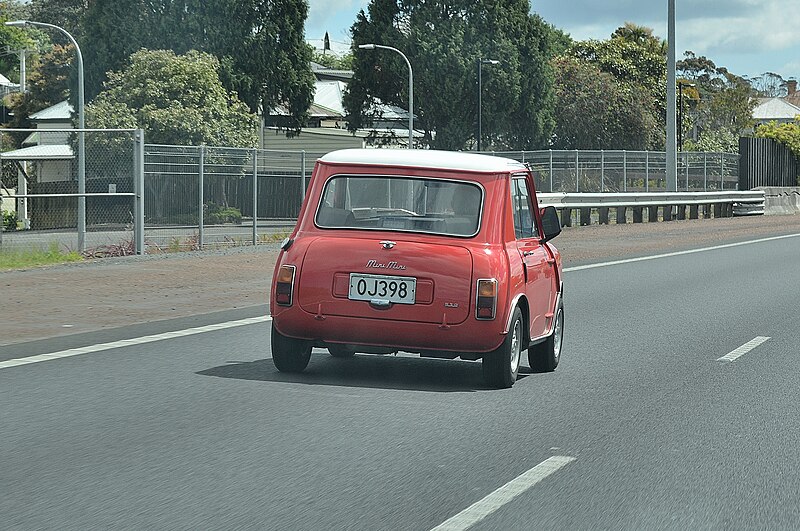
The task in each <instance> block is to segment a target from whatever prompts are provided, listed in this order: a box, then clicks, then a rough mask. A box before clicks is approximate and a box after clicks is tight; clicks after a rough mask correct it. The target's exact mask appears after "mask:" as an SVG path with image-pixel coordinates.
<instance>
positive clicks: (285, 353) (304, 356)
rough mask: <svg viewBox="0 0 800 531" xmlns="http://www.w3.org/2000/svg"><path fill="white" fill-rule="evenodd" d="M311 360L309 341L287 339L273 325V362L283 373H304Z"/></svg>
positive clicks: (273, 324)
mask: <svg viewBox="0 0 800 531" xmlns="http://www.w3.org/2000/svg"><path fill="white" fill-rule="evenodd" d="M310 359H311V345H310V344H309V343H308V342H307V341H303V340H301V339H294V338H292V337H286V336H285V335H283V334H281V333H280V332H278V330H277V329H276V328H275V323H274V322H273V323H272V362H273V363H274V364H275V367H276V368H277V369H278V370H279V371H281V372H302V371H303V369H305V368H306V367H307V366H308V361H309V360H310Z"/></svg>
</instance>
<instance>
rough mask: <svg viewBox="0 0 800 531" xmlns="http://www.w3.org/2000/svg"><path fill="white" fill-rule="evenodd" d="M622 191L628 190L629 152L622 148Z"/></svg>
mask: <svg viewBox="0 0 800 531" xmlns="http://www.w3.org/2000/svg"><path fill="white" fill-rule="evenodd" d="M622 191H623V192H627V191H628V152H627V151H626V150H624V149H623V150H622Z"/></svg>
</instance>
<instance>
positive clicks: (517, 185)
mask: <svg viewBox="0 0 800 531" xmlns="http://www.w3.org/2000/svg"><path fill="white" fill-rule="evenodd" d="M511 206H512V208H513V210H514V232H515V233H516V236H517V239H518V240H521V239H525V238H535V237H536V236H538V234H539V232H538V230H537V229H536V226H535V221H534V218H533V216H532V215H531V212H532V211H531V208H532V207H531V196H530V194H529V193H528V185H527V183H526V181H525V179H524V178H516V179H512V180H511Z"/></svg>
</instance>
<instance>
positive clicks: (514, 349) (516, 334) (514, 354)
mask: <svg viewBox="0 0 800 531" xmlns="http://www.w3.org/2000/svg"><path fill="white" fill-rule="evenodd" d="M521 331H522V330H521V326H520V322H519V321H517V322H515V323H514V330H513V331H512V333H511V372H512V373H514V374H516V372H517V370H518V369H519V357H520V352H519V345H520V340H519V338H520V332H521Z"/></svg>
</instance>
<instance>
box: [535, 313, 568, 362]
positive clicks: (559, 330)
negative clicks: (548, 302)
mask: <svg viewBox="0 0 800 531" xmlns="http://www.w3.org/2000/svg"><path fill="white" fill-rule="evenodd" d="M563 341H564V303H563V302H559V303H558V308H556V315H555V322H554V324H553V333H552V334H550V337H548V338H547V339H546V340H545V341H544V342H542V343H539V344H538V345H534V346H532V347H531V348H529V349H528V364H529V365H530V367H531V369H532V370H534V371H536V372H552V371H554V370H556V367H558V362H559V361H560V360H561V344H562V342H563Z"/></svg>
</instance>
